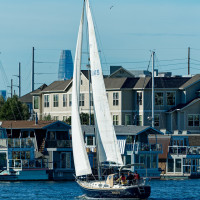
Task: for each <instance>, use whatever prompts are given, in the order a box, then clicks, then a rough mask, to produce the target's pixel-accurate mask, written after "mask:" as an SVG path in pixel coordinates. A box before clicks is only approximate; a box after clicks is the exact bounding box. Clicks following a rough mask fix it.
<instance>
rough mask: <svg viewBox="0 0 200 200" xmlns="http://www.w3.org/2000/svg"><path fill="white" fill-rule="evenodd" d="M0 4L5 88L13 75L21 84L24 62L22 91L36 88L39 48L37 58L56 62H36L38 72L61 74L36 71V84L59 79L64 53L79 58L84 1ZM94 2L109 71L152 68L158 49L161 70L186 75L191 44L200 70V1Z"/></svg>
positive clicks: (0, 83) (8, 0) (9, 0)
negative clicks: (152, 56)
mask: <svg viewBox="0 0 200 200" xmlns="http://www.w3.org/2000/svg"><path fill="white" fill-rule="evenodd" d="M0 5H1V6H0V19H1V20H0V52H1V54H0V61H1V63H2V65H3V67H4V69H5V73H6V76H5V75H4V73H2V70H0V89H6V87H7V85H8V84H9V83H10V79H11V78H13V79H14V83H15V84H17V79H16V77H13V75H16V74H17V73H18V63H19V62H21V64H22V71H23V72H22V94H25V93H27V92H29V91H30V89H31V54H32V52H31V49H32V47H33V46H34V47H35V48H36V52H35V60H36V61H48V62H49V61H50V62H53V63H51V64H36V65H35V71H36V73H43V72H48V73H55V74H48V75H47V74H46V75H36V77H35V79H36V85H35V87H38V86H39V84H40V83H44V82H45V83H47V84H50V83H51V82H53V81H54V80H56V79H57V71H58V60H59V56H60V51H61V50H62V49H71V50H72V53H73V56H74V51H75V46H76V38H77V30H78V26H79V21H80V16H81V10H82V0H34V1H33V0H16V1H14V0H0ZM91 6H92V12H93V14H94V19H95V23H96V24H97V26H96V30H97V36H98V37H97V38H98V43H99V48H100V50H101V57H102V63H103V69H104V73H106V74H107V73H109V66H110V65H122V66H123V67H125V68H127V69H147V67H148V61H149V59H150V50H155V51H156V57H157V59H156V60H157V63H156V67H157V68H158V70H159V71H172V72H173V74H174V75H175V74H182V75H186V74H187V48H188V47H189V46H190V47H191V59H192V60H191V73H192V74H195V73H199V72H200V71H199V70H200V67H199V64H200V22H199V19H200V12H199V10H200V1H198V0H190V1H188V0H168V1H166V0H165V1H164V0H101V1H99V0H91ZM111 6H113V7H112V9H110V7H111ZM85 42H86V40H85ZM86 47H87V45H86V44H85V45H84V49H86ZM84 51H85V50H84ZM85 57H86V55H85ZM166 60H168V61H166ZM83 66H84V64H83ZM1 68H2V67H1ZM15 89H16V90H17V88H15Z"/></svg>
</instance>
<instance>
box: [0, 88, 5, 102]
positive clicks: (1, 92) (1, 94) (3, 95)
mask: <svg viewBox="0 0 200 200" xmlns="http://www.w3.org/2000/svg"><path fill="white" fill-rule="evenodd" d="M0 96H2V97H3V98H4V100H6V90H0Z"/></svg>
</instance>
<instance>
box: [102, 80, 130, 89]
mask: <svg viewBox="0 0 200 200" xmlns="http://www.w3.org/2000/svg"><path fill="white" fill-rule="evenodd" d="M126 79H127V78H105V79H104V83H105V87H106V89H120V88H122V86H123V84H124V83H125V81H126Z"/></svg>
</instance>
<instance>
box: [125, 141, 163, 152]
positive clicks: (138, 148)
mask: <svg viewBox="0 0 200 200" xmlns="http://www.w3.org/2000/svg"><path fill="white" fill-rule="evenodd" d="M125 148H126V149H125V150H126V151H134V152H135V153H136V154H137V153H138V152H146V153H148V152H151V153H152V152H157V153H158V152H159V153H162V145H161V144H145V143H138V144H132V143H129V144H126V147H125Z"/></svg>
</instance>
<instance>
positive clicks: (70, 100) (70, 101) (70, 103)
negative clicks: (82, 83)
mask: <svg viewBox="0 0 200 200" xmlns="http://www.w3.org/2000/svg"><path fill="white" fill-rule="evenodd" d="M71 106H72V94H69V107H71Z"/></svg>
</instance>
